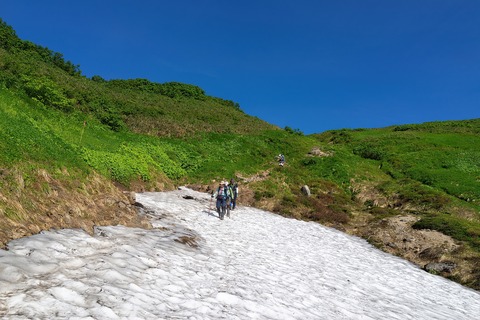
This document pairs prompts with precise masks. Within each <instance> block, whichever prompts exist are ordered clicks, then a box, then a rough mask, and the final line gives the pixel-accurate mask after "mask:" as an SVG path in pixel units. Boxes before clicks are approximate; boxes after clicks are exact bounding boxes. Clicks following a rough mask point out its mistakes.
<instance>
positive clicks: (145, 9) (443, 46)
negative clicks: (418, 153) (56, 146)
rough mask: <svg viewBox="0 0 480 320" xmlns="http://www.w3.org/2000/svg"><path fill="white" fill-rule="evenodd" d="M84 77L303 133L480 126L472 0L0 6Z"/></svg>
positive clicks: (90, 1) (478, 37)
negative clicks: (182, 93)
mask: <svg viewBox="0 0 480 320" xmlns="http://www.w3.org/2000/svg"><path fill="white" fill-rule="evenodd" d="M0 17H1V18H2V19H3V20H4V21H5V22H6V23H8V24H9V25H11V26H12V27H13V28H14V29H15V30H16V32H17V34H18V35H19V36H20V37H21V38H22V39H24V40H30V41H32V42H34V43H36V44H39V45H42V46H45V47H48V48H49V49H51V50H53V51H56V52H60V53H62V54H63V55H64V57H65V59H67V60H70V61H72V62H73V63H74V64H78V65H80V69H81V71H82V74H83V75H85V76H87V77H91V76H93V75H100V76H102V77H103V78H105V79H131V78H146V79H149V80H151V81H154V82H160V83H163V82H168V81H178V82H184V83H190V84H194V85H198V86H199V87H201V88H202V89H204V90H205V91H206V92H207V94H209V95H212V96H216V97H221V98H224V99H228V100H233V101H235V102H238V103H239V104H240V106H241V108H242V109H243V110H244V111H245V112H246V113H248V114H250V115H253V116H257V117H259V118H261V119H263V120H265V121H268V122H270V123H272V124H275V125H278V126H280V127H282V128H283V127H285V126H289V127H291V128H294V129H300V130H301V131H303V132H304V133H306V134H310V133H318V132H323V131H325V130H330V129H341V128H378V127H385V126H390V125H396V124H409V123H421V122H426V121H438V120H464V119H472V118H479V117H480V108H479V105H480V18H479V17H480V1H477V0H466V1H462V0H401V1H400V0H329V1H322V0H317V1H315V0H296V1H288V0H285V1H278V0H276V1H270V0H256V1H253V0H243V1H227V0H175V1H172V0H169V1H164V0H157V1H154V0H135V1H133V0H132V1H130V0H129V1H127V0H114V1H113V0H102V1H96V0H95V1H94V0H82V1H64V0H42V1H32V0H30V1H29V0H15V1H6V0H0Z"/></svg>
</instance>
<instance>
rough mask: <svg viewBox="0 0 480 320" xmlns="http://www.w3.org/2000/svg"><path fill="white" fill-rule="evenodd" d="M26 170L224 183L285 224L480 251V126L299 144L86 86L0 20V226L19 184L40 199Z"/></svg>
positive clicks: (244, 118) (254, 125)
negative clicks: (386, 228) (388, 224)
mask: <svg viewBox="0 0 480 320" xmlns="http://www.w3.org/2000/svg"><path fill="white" fill-rule="evenodd" d="M314 150H319V151H320V153H315V152H313V151H314ZM279 153H283V154H285V155H286V166H285V167H282V168H281V167H279V166H278V165H277V164H276V161H275V156H276V155H277V154H279ZM39 169H42V170H46V171H47V172H48V173H49V174H50V175H52V176H53V177H54V178H56V179H60V180H62V181H67V180H68V181H71V182H72V181H73V182H74V183H73V182H72V183H70V184H69V185H71V186H72V188H78V189H81V188H82V183H83V182H85V179H87V176H88V174H89V173H91V172H93V171H95V172H98V173H99V174H101V175H102V176H104V177H106V178H108V179H111V181H113V182H114V183H116V184H117V185H120V186H122V187H123V188H126V189H134V190H135V189H142V188H143V189H146V190H159V189H162V188H167V186H174V185H180V184H203V185H207V184H211V183H212V179H224V178H230V177H237V179H239V180H240V181H241V183H242V181H243V184H244V187H246V188H248V190H249V191H251V194H252V196H251V199H249V201H250V203H251V204H253V205H256V206H260V207H264V208H269V209H272V208H273V210H274V211H275V212H277V213H279V214H282V215H284V216H291V217H295V218H298V219H306V220H314V221H318V222H321V223H325V224H328V225H333V226H341V225H347V224H348V223H349V221H350V219H351V218H352V214H351V212H352V211H357V212H364V213H369V214H371V215H373V216H374V217H375V218H376V219H383V218H385V217H390V216H393V215H395V214H399V213H403V214H405V213H407V214H414V215H416V216H418V217H419V218H420V220H419V221H418V222H417V223H416V224H415V225H414V227H415V228H418V229H432V230H438V231H440V232H442V233H444V234H447V235H449V236H451V237H453V238H454V239H456V240H458V241H461V242H462V243H464V244H465V246H467V247H469V248H470V249H471V250H473V252H475V254H480V239H479V237H480V187H479V184H480V119H473V120H465V121H446V122H432V123H424V124H413V125H403V126H393V127H389V128H382V129H371V130H366V129H358V130H345V129H343V130H332V131H327V132H324V133H321V134H317V135H310V136H305V135H304V134H303V133H302V132H300V130H298V129H292V128H290V127H285V128H284V129H283V130H282V129H280V128H277V127H275V126H273V125H270V124H268V123H266V122H264V121H262V120H260V119H258V118H255V117H251V116H249V115H247V114H245V113H244V112H243V111H242V110H241V109H240V106H239V105H238V103H235V102H233V101H231V100H224V99H222V98H217V97H211V96H209V95H207V94H206V93H205V92H204V91H203V90H202V89H201V88H199V87H197V86H194V85H190V84H182V83H178V82H169V83H164V84H159V83H153V82H150V81H148V80H146V79H130V80H105V79H103V78H101V77H100V76H94V77H92V78H91V79H88V78H86V77H84V76H82V74H81V71H80V68H79V66H77V65H74V64H73V63H71V62H69V61H66V60H65V59H64V58H63V56H62V55H61V54H59V53H55V52H52V51H51V50H49V49H47V48H43V47H41V46H38V45H34V44H32V43H30V42H28V41H24V40H21V39H19V38H18V37H17V36H16V35H15V32H14V31H13V29H12V28H11V27H9V26H8V25H6V24H5V23H4V22H3V21H1V20H0V199H1V201H0V220H1V219H2V218H4V219H14V220H18V221H22V220H25V219H27V217H26V216H25V215H24V214H22V213H21V212H19V211H18V210H17V209H16V207H15V206H14V205H12V203H10V202H8V201H6V200H5V199H9V198H11V197H13V198H14V197H21V191H22V190H23V189H24V188H29V187H30V188H37V189H38V191H37V192H38V196H39V197H40V196H41V195H42V194H46V193H49V192H53V191H52V190H54V189H55V188H54V186H50V185H48V184H47V183H46V182H45V181H43V182H40V181H37V180H36V179H37V178H36V176H37V174H36V172H38V170H39ZM5 172H8V173H9V174H6V173H5ZM66 172H68V174H67V173H66ZM4 173H5V174H4ZM242 177H249V178H252V177H256V179H248V181H249V182H248V183H247V180H246V179H243V180H242ZM303 185H308V186H309V188H310V191H311V194H312V196H311V197H306V196H304V195H303V194H302V192H301V187H302V186H303ZM139 186H141V188H140V187H139ZM365 186H369V187H370V188H371V192H372V194H373V195H374V196H371V197H369V198H365V197H364V195H363V194H362V192H363V191H362V188H363V187H365ZM246 188H245V189H246ZM245 189H244V190H245ZM375 197H381V198H382V199H385V201H384V203H383V204H382V205H378V204H377V202H376V200H377V199H376V198H375ZM360 199H362V200H361V201H360ZM365 199H367V200H365ZM25 201H26V200H25ZM24 207H25V208H30V209H31V210H36V208H35V207H34V206H33V205H31V206H30V207H29V204H28V201H27V202H26V203H24ZM45 214H48V213H47V212H46V213H45ZM0 222H1V221H0Z"/></svg>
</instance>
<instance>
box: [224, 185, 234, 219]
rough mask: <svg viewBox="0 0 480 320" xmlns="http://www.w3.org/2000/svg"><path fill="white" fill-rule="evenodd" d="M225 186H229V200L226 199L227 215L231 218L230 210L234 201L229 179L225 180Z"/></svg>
mask: <svg viewBox="0 0 480 320" xmlns="http://www.w3.org/2000/svg"><path fill="white" fill-rule="evenodd" d="M225 186H226V187H227V200H226V202H227V203H226V205H227V207H226V208H227V210H226V211H227V217H229V218H230V210H231V208H232V201H233V190H232V187H231V186H230V185H229V184H228V182H227V181H225Z"/></svg>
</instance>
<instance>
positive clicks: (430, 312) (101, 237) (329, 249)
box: [0, 188, 480, 320]
mask: <svg viewBox="0 0 480 320" xmlns="http://www.w3.org/2000/svg"><path fill="white" fill-rule="evenodd" d="M186 196H188V197H187V198H190V199H185V197H186ZM192 198H193V199H192ZM137 201H139V202H140V203H142V204H144V205H145V206H146V207H147V208H149V210H150V211H149V215H151V216H152V223H153V225H154V226H155V227H156V228H155V229H153V230H143V229H132V228H125V227H101V228H97V229H96V232H95V236H94V237H90V236H89V235H88V234H86V233H84V232H82V231H80V230H59V231H51V232H44V233H42V234H39V235H36V236H32V237H28V238H23V239H19V240H15V241H12V242H11V243H10V244H9V251H0V316H1V317H3V319H402V320H403V319H429V320H431V319H445V320H447V319H448V320H450V319H478V317H479V314H480V294H479V293H478V292H475V291H473V290H470V289H468V288H465V287H462V286H460V285H458V284H456V283H454V282H450V281H448V280H445V279H444V278H441V277H438V276H434V275H430V274H428V273H426V272H424V271H422V270H420V269H418V268H417V267H415V266H414V265H412V264H410V263H408V262H406V261H404V260H401V259H399V258H396V257H393V256H390V255H387V254H385V253H383V252H381V251H378V250H377V249H375V248H373V247H372V246H370V245H369V244H368V243H366V242H365V241H364V240H362V239H359V238H355V237H351V236H348V235H345V234H343V233H341V232H338V231H336V230H333V229H329V228H325V227H323V226H321V225H319V224H316V223H312V222H303V221H297V220H293V219H285V218H282V217H280V216H278V215H274V214H271V213H268V212H265V211H261V210H258V209H254V208H248V207H241V206H240V207H239V208H238V209H237V210H235V211H233V212H232V217H231V219H228V218H226V219H225V220H223V221H222V220H219V219H218V218H217V216H216V214H215V213H214V211H213V210H209V205H210V198H209V196H208V195H207V194H204V193H199V192H195V191H192V190H189V189H185V188H182V190H178V191H173V192H165V193H142V194H138V195H137Z"/></svg>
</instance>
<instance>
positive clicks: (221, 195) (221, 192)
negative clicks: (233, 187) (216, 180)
mask: <svg viewBox="0 0 480 320" xmlns="http://www.w3.org/2000/svg"><path fill="white" fill-rule="evenodd" d="M227 197H228V188H227V186H226V183H225V181H221V182H220V184H219V185H218V188H217V191H215V192H214V193H213V194H212V198H216V199H217V203H216V207H217V212H218V217H219V218H220V220H223V217H224V216H225V212H226V211H227Z"/></svg>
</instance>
